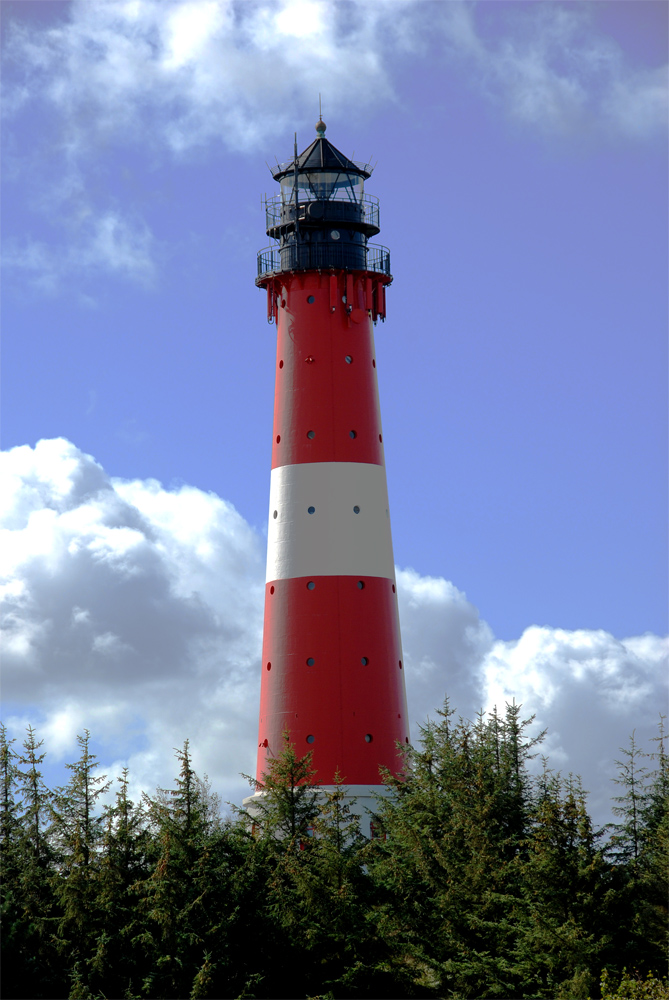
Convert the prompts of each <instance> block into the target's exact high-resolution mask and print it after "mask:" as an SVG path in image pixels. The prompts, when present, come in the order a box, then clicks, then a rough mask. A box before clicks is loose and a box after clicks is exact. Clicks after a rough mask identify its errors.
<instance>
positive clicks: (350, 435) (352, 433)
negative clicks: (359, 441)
mask: <svg viewBox="0 0 669 1000" xmlns="http://www.w3.org/2000/svg"><path fill="white" fill-rule="evenodd" d="M348 436H349V437H350V438H357V436H358V433H357V431H349V432H348Z"/></svg>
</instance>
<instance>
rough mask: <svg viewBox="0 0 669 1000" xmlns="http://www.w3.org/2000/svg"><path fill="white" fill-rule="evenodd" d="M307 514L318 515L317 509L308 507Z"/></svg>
mask: <svg viewBox="0 0 669 1000" xmlns="http://www.w3.org/2000/svg"><path fill="white" fill-rule="evenodd" d="M307 512H308V513H309V514H315V513H316V508H315V507H307Z"/></svg>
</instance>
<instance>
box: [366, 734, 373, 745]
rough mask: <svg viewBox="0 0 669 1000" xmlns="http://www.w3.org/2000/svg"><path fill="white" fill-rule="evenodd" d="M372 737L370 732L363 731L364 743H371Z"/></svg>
mask: <svg viewBox="0 0 669 1000" xmlns="http://www.w3.org/2000/svg"><path fill="white" fill-rule="evenodd" d="M373 739H374V737H373V736H372V734H371V733H365V743H371V742H372V740H373Z"/></svg>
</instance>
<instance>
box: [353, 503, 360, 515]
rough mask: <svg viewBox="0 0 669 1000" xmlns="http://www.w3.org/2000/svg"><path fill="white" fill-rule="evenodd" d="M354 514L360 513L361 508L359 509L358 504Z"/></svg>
mask: <svg viewBox="0 0 669 1000" xmlns="http://www.w3.org/2000/svg"><path fill="white" fill-rule="evenodd" d="M353 513H354V514H359V513H360V508H359V507H358V505H357V504H356V505H355V507H354V508H353Z"/></svg>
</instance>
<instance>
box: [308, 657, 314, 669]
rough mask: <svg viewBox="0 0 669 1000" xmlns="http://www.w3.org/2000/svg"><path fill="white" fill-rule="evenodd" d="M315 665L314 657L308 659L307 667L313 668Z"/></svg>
mask: <svg viewBox="0 0 669 1000" xmlns="http://www.w3.org/2000/svg"><path fill="white" fill-rule="evenodd" d="M313 665H314V658H313V656H308V657H307V666H308V667H313Z"/></svg>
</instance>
